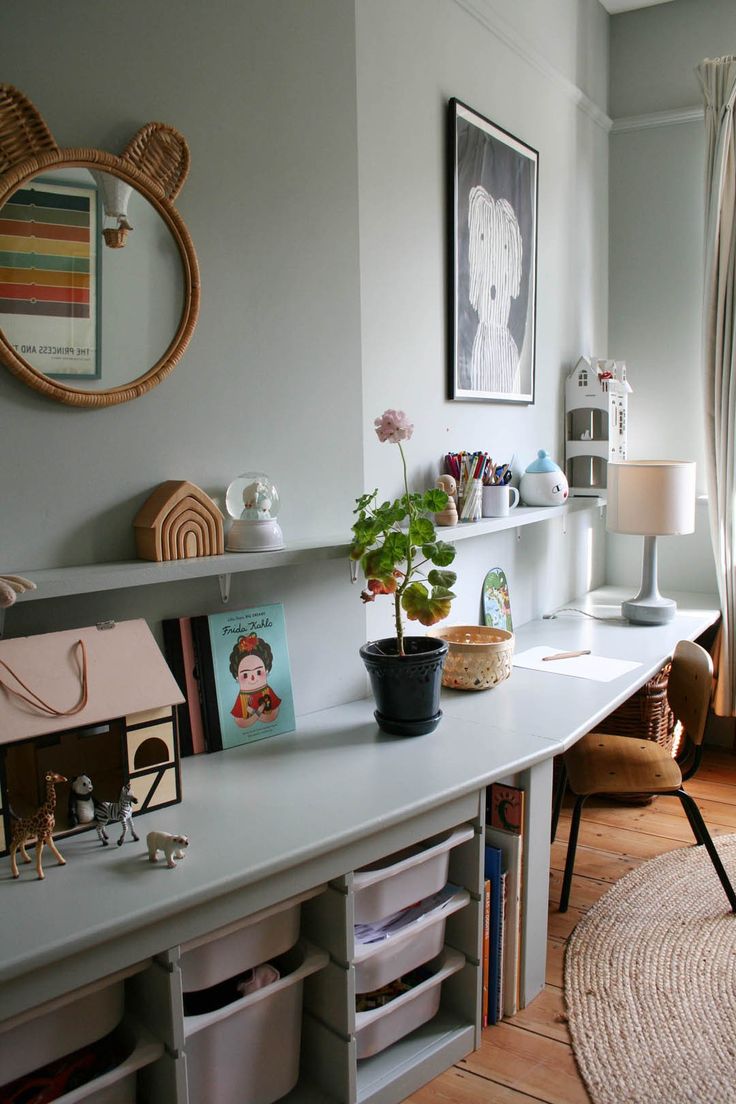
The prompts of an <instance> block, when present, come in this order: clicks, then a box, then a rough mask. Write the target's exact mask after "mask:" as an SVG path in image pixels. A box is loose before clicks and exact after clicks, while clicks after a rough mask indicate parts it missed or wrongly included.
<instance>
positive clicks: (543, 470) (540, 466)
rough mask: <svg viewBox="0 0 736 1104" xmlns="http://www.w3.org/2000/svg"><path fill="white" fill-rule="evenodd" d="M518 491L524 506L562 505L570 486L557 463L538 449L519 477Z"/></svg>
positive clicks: (565, 500) (542, 450)
mask: <svg viewBox="0 0 736 1104" xmlns="http://www.w3.org/2000/svg"><path fill="white" fill-rule="evenodd" d="M519 492H520V494H521V499H522V502H523V503H524V505H525V506H562V505H563V504H564V503H565V502H567V496H568V494H569V493H570V488H569V486H568V482H567V479H566V477H565V473H564V472H563V470H562V468H561V467H560V466H559V464H555V462H554V460H553V459H552V458H551V456H550V455H549V453H548V452H546V451H545V450H544V449H540V450H539V452H538V453H537V459H536V460H534V461H532V463H531V464H530V465H529V467H528V468H527V469H526V471H525V472H524V474H523V475H522V477H521V482H520V484H519Z"/></svg>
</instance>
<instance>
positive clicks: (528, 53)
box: [454, 0, 612, 132]
mask: <svg viewBox="0 0 736 1104" xmlns="http://www.w3.org/2000/svg"><path fill="white" fill-rule="evenodd" d="M454 2H455V3H456V4H457V5H458V7H460V8H462V9H463V10H464V11H466V12H467V13H468V15H470V16H472V17H473V19H475V20H477V21H478V22H479V23H481V24H482V25H483V26H484V27H485V28H486V30H489V31H490V32H491V34H492V35H494V36H495V37H496V38H497V39H498V40H499V41H500V42H503V44H504V45H505V46H507V47H508V48H509V49H510V50H513V52H514V53H515V54H517V55H518V56H519V57H520V58H522V59H523V60H524V61H525V62H526V63H527V64H528V65H531V66H532V68H533V69H536V70H537V72H538V73H541V74H542V76H544V77H546V78H547V79H548V80H550V81H551V82H552V83H553V84H554V85H555V86H556V87H557V88H558V90H559V91H561V92H562V93H563V94H564V95H565V96H567V98H568V99H569V100H571V101H572V103H574V104H575V106H576V107H578V108H579V109H580V110H581V111H583V112H584V113H585V114H586V115H588V116H589V117H590V118H591V119H592V120H593V122H594V123H595V124H596V125H597V126H599V127H600V128H601V129H602V130H604V131H606V132H608V131H609V130H610V129H611V125H612V120H611V119H610V118H609V116H608V115H607V114H606V113H605V111H603V110H602V109H601V108H600V107H598V104H596V103H595V102H594V101H593V100H591V99H590V97H589V96H586V95H585V93H584V92H583V91H582V90H581V89H580V88H578V86H577V85H576V84H574V83H573V81H571V80H568V78H567V77H566V76H564V75H563V73H561V72H560V70H559V69H557V68H556V67H555V66H554V65H552V64H551V63H550V62H549V61H547V59H546V58H545V57H544V56H543V55H542V54H540V53H539V51H538V50H535V49H534V47H533V46H531V45H530V44H529V43H528V42H527V41H526V40H525V39H524V38H522V37H521V35H520V34H519V33H518V32H517V31H516V30H514V28H513V27H511V26H510V25H509V24H508V23H507V22H506V20H505V19H503V18H502V17H501V16H500V15H498V13H497V12H495V11H494V10H493V8H492V7H491V5H490V3H489V2H488V0H454Z"/></svg>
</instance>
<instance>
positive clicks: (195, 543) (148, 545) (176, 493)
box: [133, 479, 225, 562]
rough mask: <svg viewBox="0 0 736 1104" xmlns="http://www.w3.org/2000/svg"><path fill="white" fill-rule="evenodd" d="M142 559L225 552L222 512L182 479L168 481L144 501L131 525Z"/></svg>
mask: <svg viewBox="0 0 736 1104" xmlns="http://www.w3.org/2000/svg"><path fill="white" fill-rule="evenodd" d="M133 529H134V530H135V546H136V551H137V553H138V556H139V557H140V559H142V560H155V561H156V562H161V561H163V560H188V559H191V558H192V557H195V556H220V555H222V553H223V552H224V551H225V525H224V519H223V516H222V513H221V511H220V510H219V509H218V508H217V506H216V505H215V503H214V502H213V501H212V499H211V498H210V496H209V495H207V494H205V492H204V491H202V490H200V489H199V487H195V485H194V483H188V482H187V481H186V480H185V479H182V480H177V479H168V480H167V481H166V482H165V483H161V484H160V485H159V486H158V487H157V488H156V490H155V491H154V492H153V493H152V494H151V495H150V496H149V497H148V498H147V499H146V501H145V502H144V503H143V506H142V507H141V508H140V510H139V511H138V514H137V515H136V518H135V520H134V522H133Z"/></svg>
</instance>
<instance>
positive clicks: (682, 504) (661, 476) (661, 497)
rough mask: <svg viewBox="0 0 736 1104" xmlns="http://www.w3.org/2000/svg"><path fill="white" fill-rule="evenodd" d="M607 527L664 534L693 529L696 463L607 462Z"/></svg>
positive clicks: (673, 461)
mask: <svg viewBox="0 0 736 1104" xmlns="http://www.w3.org/2000/svg"><path fill="white" fill-rule="evenodd" d="M606 528H607V529H610V530H611V531H612V532H614V533H637V534H640V535H641V536H644V537H663V536H670V535H674V534H676V533H692V532H693V531H694V529H695V464H694V463H693V462H690V461H685V460H626V461H623V462H622V463H619V464H609V465H608V509H607V511H606Z"/></svg>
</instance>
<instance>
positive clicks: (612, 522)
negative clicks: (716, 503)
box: [606, 460, 695, 625]
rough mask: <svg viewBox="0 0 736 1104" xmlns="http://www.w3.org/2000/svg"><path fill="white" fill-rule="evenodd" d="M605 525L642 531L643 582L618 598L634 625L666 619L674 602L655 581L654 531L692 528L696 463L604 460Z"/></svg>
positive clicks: (669, 533) (621, 530)
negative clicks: (634, 592) (623, 599)
mask: <svg viewBox="0 0 736 1104" xmlns="http://www.w3.org/2000/svg"><path fill="white" fill-rule="evenodd" d="M606 528H607V529H609V530H610V531H611V532H613V533H634V534H638V535H640V536H643V537H644V560H643V564H642V573H641V588H640V590H639V593H638V594H637V595H636V597H635V598H631V599H630V600H629V601H627V602H623V603H622V604H621V613H622V616H623V617H625V618H626V619H627V620H628V621H632V622H633V623H634V624H637V625H664V624H666V623H667V622H668V621H671V620H672V618H673V617H674V616H675V610H676V609H677V603H676V602H674V601H673V600H672V599H671V598H663V597H662V595H661V594H660V593H659V589H658V586H657V537H662V536H674V535H677V534H679V533H692V532H693V531H694V529H695V464H694V463H692V462H689V461H684V460H626V461H623V462H621V463H618V464H614V463H611V464H609V465H608V510H607V515H606Z"/></svg>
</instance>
